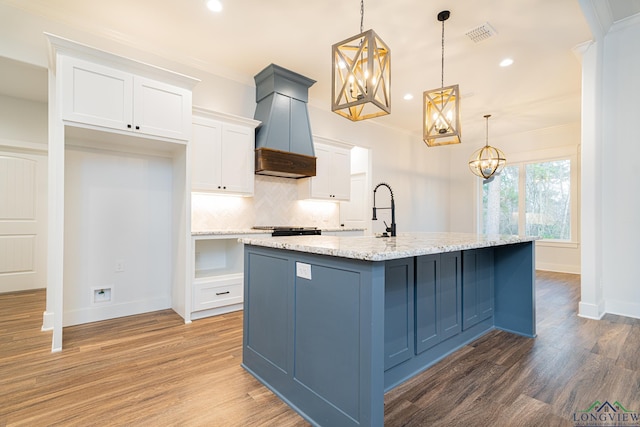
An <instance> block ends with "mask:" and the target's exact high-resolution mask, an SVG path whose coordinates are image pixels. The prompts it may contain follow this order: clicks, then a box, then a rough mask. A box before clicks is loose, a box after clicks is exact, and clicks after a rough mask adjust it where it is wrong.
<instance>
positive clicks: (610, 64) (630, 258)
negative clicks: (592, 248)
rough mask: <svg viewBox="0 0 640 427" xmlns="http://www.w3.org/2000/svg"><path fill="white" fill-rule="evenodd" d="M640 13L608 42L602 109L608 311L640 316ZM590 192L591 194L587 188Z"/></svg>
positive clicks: (623, 23)
mask: <svg viewBox="0 0 640 427" xmlns="http://www.w3.org/2000/svg"><path fill="white" fill-rule="evenodd" d="M638 40H640V15H636V16H635V17H633V18H632V19H628V20H626V21H621V22H619V23H616V24H614V25H613V26H612V27H611V29H610V30H609V32H608V33H607V35H606V37H605V38H604V52H603V55H604V57H603V92H602V93H603V95H602V96H603V98H602V101H603V107H602V170H601V171H599V178H600V181H599V183H600V185H601V186H602V267H603V268H602V280H603V286H604V298H605V310H606V312H608V313H615V314H622V315H626V316H632V317H637V318H640V285H639V281H638V274H637V269H636V268H635V265H636V263H637V262H638V260H639V259H640V221H638V218H640V191H639V190H638V182H639V181H640V180H639V178H638V171H639V169H638V159H640V120H639V118H640V107H639V106H638V99H640V79H639V78H638V76H640V50H638ZM585 191H589V190H588V189H585Z"/></svg>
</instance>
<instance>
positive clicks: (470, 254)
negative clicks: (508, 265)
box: [462, 248, 494, 329]
mask: <svg viewBox="0 0 640 427" xmlns="http://www.w3.org/2000/svg"><path fill="white" fill-rule="evenodd" d="M493 253H494V250H493V248H483V249H474V250H470V251H465V252H464V255H463V259H462V271H463V283H462V316H463V320H462V328H463V329H468V328H470V327H472V326H474V325H476V324H478V323H480V322H481V321H483V320H485V319H488V318H490V317H491V316H493V281H494V279H493V276H494V260H493V258H494V257H493Z"/></svg>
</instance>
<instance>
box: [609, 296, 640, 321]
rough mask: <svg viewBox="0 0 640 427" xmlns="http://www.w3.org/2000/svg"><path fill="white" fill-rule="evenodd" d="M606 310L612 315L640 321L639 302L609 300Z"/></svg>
mask: <svg viewBox="0 0 640 427" xmlns="http://www.w3.org/2000/svg"><path fill="white" fill-rule="evenodd" d="M605 310H606V312H607V313H610V314H617V315H619V316H626V317H633V318H636V319H640V303H637V302H629V301H620V300H611V299H608V300H607V301H606V304H605Z"/></svg>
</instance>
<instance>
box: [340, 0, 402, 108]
mask: <svg viewBox="0 0 640 427" xmlns="http://www.w3.org/2000/svg"><path fill="white" fill-rule="evenodd" d="M363 22H364V0H361V1H360V34H358V35H356V36H353V37H350V38H348V39H346V40H343V41H342V42H340V43H336V44H334V45H333V46H332V48H331V53H332V64H331V70H332V72H331V80H332V85H331V111H333V112H335V113H337V114H340V115H341V116H343V117H346V118H348V119H349V120H353V121H358V120H364V119H370V118H372V117H378V116H384V115H386V114H389V113H391V51H390V50H389V47H388V46H387V45H386V43H385V42H384V41H382V39H381V38H380V37H379V36H378V35H377V34H376V33H375V31H373V30H368V31H365V32H363V31H362V28H363Z"/></svg>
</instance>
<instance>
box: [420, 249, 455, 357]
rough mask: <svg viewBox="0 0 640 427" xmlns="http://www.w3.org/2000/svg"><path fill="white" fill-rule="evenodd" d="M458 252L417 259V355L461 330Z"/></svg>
mask: <svg viewBox="0 0 640 427" xmlns="http://www.w3.org/2000/svg"><path fill="white" fill-rule="evenodd" d="M460 287H461V263H460V252H449V253H444V254H434V255H424V256H420V257H417V259H416V288H415V293H416V304H415V312H416V316H415V323H416V325H415V328H416V354H420V353H422V352H424V351H425V350H428V349H430V348H431V347H433V346H435V345H436V344H439V343H440V342H442V341H444V340H446V339H447V338H450V337H452V336H455V335H457V334H458V333H459V332H460V330H461V308H460V299H461V288H460Z"/></svg>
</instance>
